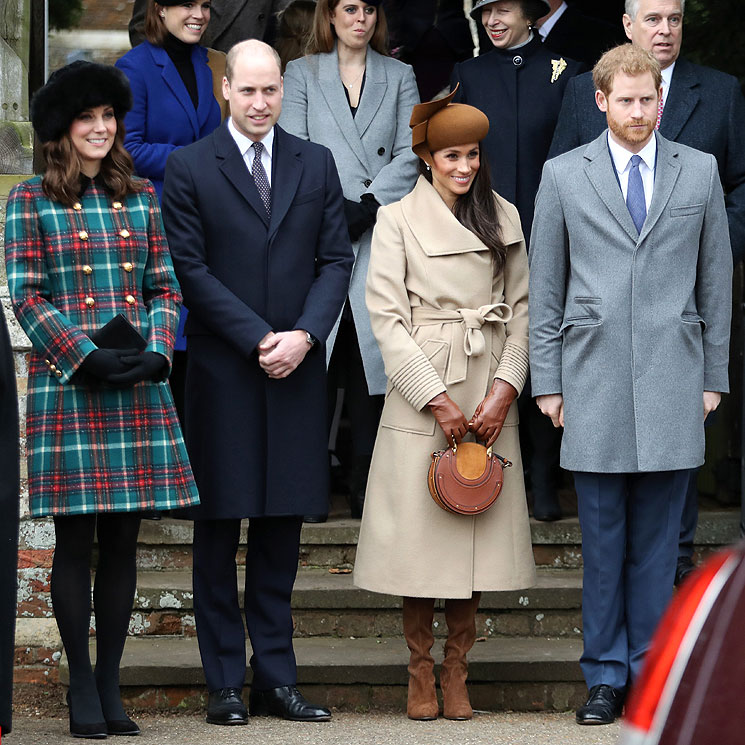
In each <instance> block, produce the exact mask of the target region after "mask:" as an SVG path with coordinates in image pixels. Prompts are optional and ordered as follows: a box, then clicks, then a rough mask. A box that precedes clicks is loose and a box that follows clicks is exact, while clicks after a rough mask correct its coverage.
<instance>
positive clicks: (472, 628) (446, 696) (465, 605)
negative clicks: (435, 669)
mask: <svg viewBox="0 0 745 745" xmlns="http://www.w3.org/2000/svg"><path fill="white" fill-rule="evenodd" d="M480 598H481V593H480V592H474V593H473V596H472V597H471V598H468V599H463V600H453V599H451V600H446V601H445V621H446V622H447V625H448V638H447V641H446V642H445V659H444V660H443V662H442V667H441V668H440V688H442V703H443V706H442V713H443V716H444V717H445V718H446V719H470V718H471V717H472V716H473V709H472V708H471V702H470V700H469V698H468V689H467V688H466V678H467V677H468V660H467V659H466V655H467V654H468V652H469V651H470V649H471V647H473V643H474V642H475V641H476V609H477V608H478V607H479V600H480Z"/></svg>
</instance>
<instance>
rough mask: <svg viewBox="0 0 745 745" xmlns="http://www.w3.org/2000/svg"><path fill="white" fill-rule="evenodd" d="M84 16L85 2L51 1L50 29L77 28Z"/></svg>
mask: <svg viewBox="0 0 745 745" xmlns="http://www.w3.org/2000/svg"><path fill="white" fill-rule="evenodd" d="M82 15H83V0H49V28H54V29H57V30H60V29H66V28H75V26H77V25H78V22H79V21H80V17H81V16H82Z"/></svg>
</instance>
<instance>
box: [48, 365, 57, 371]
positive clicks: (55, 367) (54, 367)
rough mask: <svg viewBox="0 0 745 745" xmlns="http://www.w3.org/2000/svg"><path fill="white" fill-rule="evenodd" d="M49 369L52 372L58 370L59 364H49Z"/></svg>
mask: <svg viewBox="0 0 745 745" xmlns="http://www.w3.org/2000/svg"><path fill="white" fill-rule="evenodd" d="M49 371H50V372H57V366H56V365H50V366H49Z"/></svg>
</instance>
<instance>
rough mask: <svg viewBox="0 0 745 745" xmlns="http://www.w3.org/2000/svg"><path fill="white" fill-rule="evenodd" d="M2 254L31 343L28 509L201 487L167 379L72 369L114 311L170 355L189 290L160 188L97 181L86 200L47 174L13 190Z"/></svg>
mask: <svg viewBox="0 0 745 745" xmlns="http://www.w3.org/2000/svg"><path fill="white" fill-rule="evenodd" d="M5 261H6V265H7V270H8V285H9V287H10V297H11V300H12V301H13V309H14V311H15V314H16V317H17V318H18V321H19V323H20V324H21V326H22V327H23V329H24V331H25V332H26V333H27V334H28V336H29V338H30V339H31V342H32V344H33V351H32V353H31V362H30V368H29V384H28V399H27V411H26V435H27V452H28V473H29V495H30V502H31V513H32V515H34V516H37V517H38V516H42V515H77V514H83V513H89V512H110V511H117V512H119V511H121V512H127V511H136V510H145V509H169V508H172V507H184V506H187V505H191V504H196V503H198V501H199V498H198V495H197V489H196V486H195V484H194V479H193V476H192V472H191V466H190V465H189V461H188V458H187V455H186V448H185V447H184V441H183V437H182V434H181V429H180V427H179V423H178V419H177V417H176V411H175V409H174V406H173V399H172V397H171V391H170V388H169V386H168V384H167V383H151V382H143V383H138V384H136V385H134V386H132V387H130V388H126V389H114V388H107V387H101V388H98V389H94V388H90V387H88V386H85V385H81V384H78V383H77V382H74V381H71V378H72V376H73V374H74V373H75V371H76V370H77V369H78V368H79V367H80V364H81V363H82V361H83V360H84V359H85V357H86V356H87V355H88V354H90V353H91V352H92V351H93V350H94V349H96V345H95V344H94V343H93V342H92V341H91V339H90V337H89V336H88V334H89V333H91V332H93V331H95V330H96V329H98V328H100V327H101V326H103V325H104V324H105V323H106V322H107V321H109V320H110V319H111V318H113V317H114V316H115V315H116V314H117V313H123V314H124V315H125V316H126V317H127V319H128V320H129V321H130V323H132V325H133V326H135V328H137V329H138V330H139V331H140V333H141V334H142V335H143V336H144V337H145V338H146V339H147V342H148V345H147V349H148V350H149V351H153V352H158V353H160V354H162V355H164V356H165V357H166V358H168V359H169V360H170V359H171V353H172V349H173V342H174V335H175V330H176V326H177V323H178V315H179V305H180V303H181V294H180V292H179V288H178V283H177V281H176V276H175V274H174V271H173V265H172V263H171V257H170V254H169V251H168V245H167V243H166V239H165V235H164V233H163V227H162V223H161V217H160V209H159V207H158V200H157V197H156V195H155V191H154V189H153V187H152V185H151V184H150V183H149V182H145V187H144V188H143V190H142V191H141V192H139V193H137V194H131V195H129V196H128V197H127V198H126V199H125V200H124V201H123V202H117V201H114V200H112V198H111V197H110V196H109V195H107V193H106V192H105V191H104V190H103V189H102V188H101V187H100V186H99V185H97V184H96V182H91V183H90V184H89V186H88V188H87V189H86V191H85V193H84V194H83V196H82V197H81V198H80V202H79V203H78V204H76V205H75V206H74V207H65V206H63V205H61V204H60V203H58V202H54V201H52V200H50V199H49V198H47V197H46V196H45V195H44V193H43V191H42V188H41V177H36V178H32V179H30V180H28V181H26V182H24V183H22V184H19V185H18V186H16V187H15V188H14V189H13V191H12V192H11V194H10V198H9V199H8V207H7V221H6V228H5Z"/></svg>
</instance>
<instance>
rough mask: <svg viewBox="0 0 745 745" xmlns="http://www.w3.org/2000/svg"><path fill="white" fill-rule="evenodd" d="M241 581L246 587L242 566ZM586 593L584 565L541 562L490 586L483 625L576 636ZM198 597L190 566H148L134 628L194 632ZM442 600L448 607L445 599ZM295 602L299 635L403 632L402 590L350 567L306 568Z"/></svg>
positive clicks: (491, 632)
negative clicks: (533, 571) (511, 583)
mask: <svg viewBox="0 0 745 745" xmlns="http://www.w3.org/2000/svg"><path fill="white" fill-rule="evenodd" d="M238 586H239V588H242V587H243V572H242V571H241V570H239V576H238ZM581 593H582V572H581V571H579V570H556V569H545V568H541V569H539V570H538V575H537V583H536V586H535V587H533V588H530V589H527V590H516V591H508V592H485V593H483V595H482V599H481V603H480V610H479V614H478V617H477V627H478V633H479V635H483V636H487V637H492V636H546V635H553V636H574V637H577V636H579V635H580V634H581V631H580V629H581V613H580V604H581ZM241 594H242V591H241V590H240V589H239V595H241ZM242 602H243V601H242V599H241V603H242ZM193 605H194V604H193V595H192V590H191V573H190V572H188V571H186V570H178V571H170V572H158V571H152V570H146V571H141V572H139V574H138V578H137V593H136V595H135V608H134V613H133V615H132V623H131V625H130V633H131V634H132V635H135V636H143V635H167V634H176V635H179V634H183V635H187V636H188V635H193V634H194V615H193ZM438 605H439V608H440V609H441V608H442V602H440V603H439V604H438ZM292 608H293V617H294V620H295V635H296V636H297V637H309V636H334V637H363V636H365V637H368V636H369V637H380V636H400V635H401V634H402V633H403V631H402V628H401V598H400V597H394V596H391V595H381V594H379V593H374V592H368V591H366V590H361V589H360V588H358V587H355V586H354V585H353V584H352V575H351V574H332V573H330V572H329V571H328V570H327V569H324V568H302V569H300V571H299V572H298V577H297V581H296V582H295V590H294V593H293V598H292ZM435 628H436V633H437V634H438V635H442V634H444V633H446V631H445V628H446V627H445V622H444V617H443V615H442V612H438V614H437V615H436V618H435Z"/></svg>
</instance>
